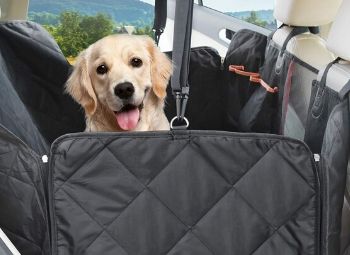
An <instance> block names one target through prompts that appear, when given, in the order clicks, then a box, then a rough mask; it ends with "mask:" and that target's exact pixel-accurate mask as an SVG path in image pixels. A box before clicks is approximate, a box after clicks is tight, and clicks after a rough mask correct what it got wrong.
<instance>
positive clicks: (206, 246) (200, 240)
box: [191, 230, 215, 255]
mask: <svg viewBox="0 0 350 255" xmlns="http://www.w3.org/2000/svg"><path fill="white" fill-rule="evenodd" d="M191 232H192V234H193V236H194V237H195V238H197V239H198V240H199V242H201V244H202V245H203V246H204V247H205V248H207V250H208V251H209V252H210V253H211V254H214V255H215V252H213V251H212V250H211V249H210V248H209V247H208V245H206V244H205V243H204V242H203V241H202V239H200V238H199V237H198V236H197V235H195V234H194V233H193V231H192V230H191Z"/></svg>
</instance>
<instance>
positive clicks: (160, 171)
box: [100, 141, 189, 188]
mask: <svg viewBox="0 0 350 255" xmlns="http://www.w3.org/2000/svg"><path fill="white" fill-rule="evenodd" d="M100 142H101V143H103V142H102V141H100ZM188 145H189V144H188V143H186V145H185V146H184V147H183V148H182V149H181V150H180V151H179V152H178V153H177V155H175V157H174V158H172V159H171V160H170V161H169V162H168V163H167V164H166V165H165V166H164V167H162V169H161V170H159V172H158V173H157V174H156V175H155V176H153V178H152V179H151V180H150V181H149V182H148V184H147V185H150V184H151V183H152V182H153V181H154V180H155V179H156V178H157V177H158V176H159V175H160V174H161V173H162V172H163V171H164V169H166V168H167V167H168V166H169V165H170V164H171V163H172V162H173V161H175V159H177V158H178V157H179V155H180V154H182V152H183V151H184V149H185V148H186V147H187V146H188ZM105 148H106V149H107V150H108V151H109V153H110V154H112V156H113V157H114V158H115V159H116V160H117V161H118V162H119V164H120V165H121V166H122V167H123V169H124V170H126V171H127V172H128V173H129V174H131V175H132V176H133V177H134V178H135V179H136V180H137V181H138V182H139V183H140V184H141V185H142V186H144V187H146V188H148V186H147V185H145V184H144V183H143V182H142V181H140V180H139V178H137V177H136V175H135V174H134V173H133V172H132V171H131V170H130V169H129V168H127V167H126V166H125V165H124V163H123V162H121V161H120V160H119V158H117V156H116V155H115V154H114V153H113V152H112V150H111V149H110V148H109V147H108V145H105Z"/></svg>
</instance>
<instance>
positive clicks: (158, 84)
mask: <svg viewBox="0 0 350 255" xmlns="http://www.w3.org/2000/svg"><path fill="white" fill-rule="evenodd" d="M171 72H172V65H171V62H170V60H169V59H168V58H167V56H166V55H165V54H164V53H161V52H160V50H159V49H158V48H157V47H156V45H155V44H154V41H153V40H152V39H151V38H149V37H146V36H129V35H113V36H108V37H105V38H103V39H101V40H100V41H98V42H96V43H95V44H93V45H91V46H90V47H89V48H88V49H86V50H85V51H83V52H82V53H81V54H80V55H79V56H78V58H77V61H76V64H75V66H74V70H73V73H72V74H71V76H70V78H69V79H68V81H67V84H66V90H67V91H68V93H69V94H70V95H71V96H72V97H73V98H74V99H75V100H76V101H77V102H78V103H80V104H81V105H82V107H83V108H84V109H85V113H86V115H87V117H92V116H93V115H94V114H95V113H96V112H98V110H99V107H102V108H103V109H105V110H104V111H106V109H107V114H109V115H110V116H109V119H112V118H111V115H113V116H114V120H115V124H116V125H118V127H119V129H122V130H133V129H135V127H136V126H137V124H138V121H139V119H140V112H141V111H142V108H143V106H144V104H145V103H146V101H147V100H149V98H150V95H149V94H154V95H155V96H156V97H157V98H158V100H160V101H164V98H165V96H166V87H167V84H168V81H169V78H170V75H171Z"/></svg>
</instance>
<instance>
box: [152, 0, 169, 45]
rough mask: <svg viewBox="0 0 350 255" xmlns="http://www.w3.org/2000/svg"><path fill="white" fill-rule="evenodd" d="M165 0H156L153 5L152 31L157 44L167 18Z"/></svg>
mask: <svg viewBox="0 0 350 255" xmlns="http://www.w3.org/2000/svg"><path fill="white" fill-rule="evenodd" d="M167 2H168V1H167V0H156V1H155V6H154V22H153V32H154V40H155V41H156V44H157V45H158V44H159V40H160V36H161V35H162V33H163V32H164V29H165V26H166V19H167Z"/></svg>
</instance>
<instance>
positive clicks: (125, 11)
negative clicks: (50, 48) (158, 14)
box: [28, 0, 155, 62]
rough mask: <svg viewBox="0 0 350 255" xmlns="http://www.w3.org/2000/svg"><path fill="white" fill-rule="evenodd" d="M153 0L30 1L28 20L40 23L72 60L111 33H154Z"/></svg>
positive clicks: (151, 34) (150, 34)
mask: <svg viewBox="0 0 350 255" xmlns="http://www.w3.org/2000/svg"><path fill="white" fill-rule="evenodd" d="M154 1H155V0H143V1H140V0H98V1H97V0H75V1H71V0H50V1H47V0H30V3H29V10H28V19H29V20H31V21H34V22H37V23H39V24H41V25H43V26H44V27H45V28H46V29H47V30H48V31H49V33H51V35H52V36H53V37H54V38H55V40H56V41H57V43H58V45H59V46H60V48H61V49H62V52H63V53H64V55H65V56H66V57H67V58H68V60H70V61H71V62H74V58H75V57H76V56H77V55H78V54H79V52H80V51H82V50H83V49H85V48H87V47H88V46H89V45H90V44H92V43H94V42H96V41H97V40H99V39H101V38H102V37H104V36H107V35H110V34H119V33H129V34H146V35H149V36H153V31H152V26H153V19H154Z"/></svg>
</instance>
